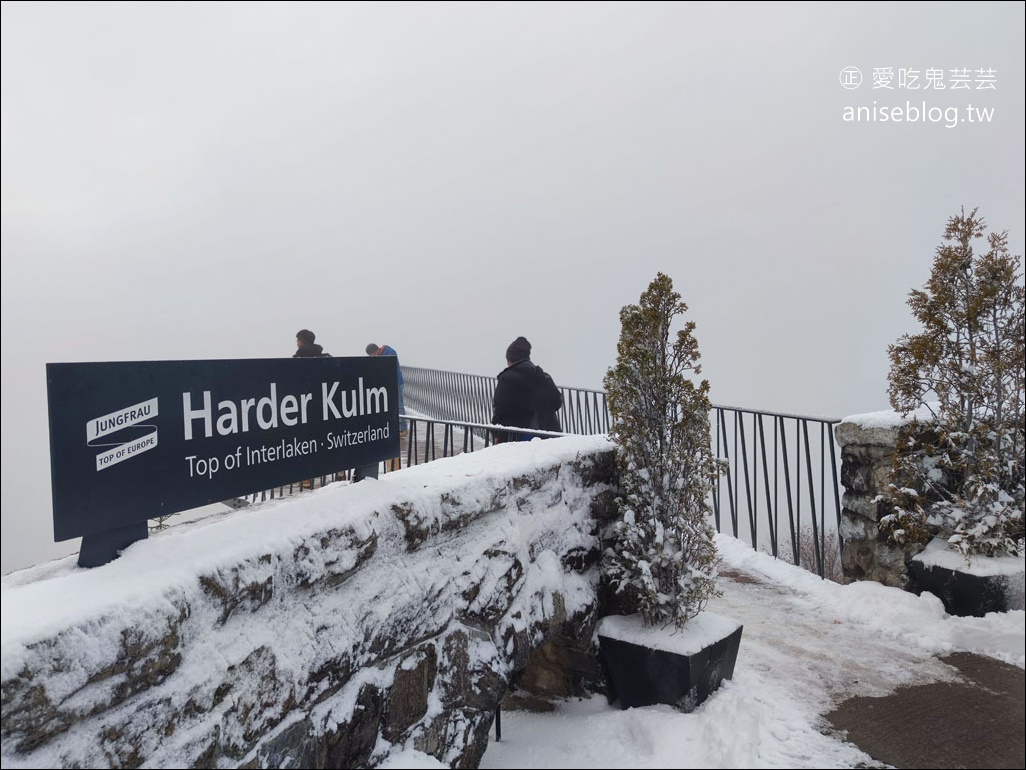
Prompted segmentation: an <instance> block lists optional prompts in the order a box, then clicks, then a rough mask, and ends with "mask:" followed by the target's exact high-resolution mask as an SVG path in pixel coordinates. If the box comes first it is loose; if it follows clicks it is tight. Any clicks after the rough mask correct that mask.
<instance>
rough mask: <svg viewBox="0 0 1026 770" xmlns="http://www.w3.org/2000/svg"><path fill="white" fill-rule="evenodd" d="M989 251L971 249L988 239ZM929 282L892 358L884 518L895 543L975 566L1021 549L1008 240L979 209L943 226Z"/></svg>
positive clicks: (1015, 320) (1018, 313)
mask: <svg viewBox="0 0 1026 770" xmlns="http://www.w3.org/2000/svg"><path fill="white" fill-rule="evenodd" d="M984 240H985V243H986V251H983V250H982V249H981V250H979V251H977V250H975V249H974V246H973V245H974V243H977V242H979V241H984ZM944 241H945V243H943V244H942V245H941V246H939V247H938V248H937V252H936V256H935V257H934V262H933V269H932V272H931V274H930V279H929V281H927V283H926V285H925V287H924V288H923V290H922V291H912V292H911V293H910V294H909V299H908V304H909V307H910V308H911V309H912V312H913V314H914V315H915V317H916V319H917V320H918V321H919V322H920V323H921V324H922V331H921V332H920V333H919V334H915V335H907V334H906V335H904V336H902V337H901V338H900V339H899V340H898V342H897V343H896V344H894V345H891V346H890V347H889V349H888V353H889V355H890V360H891V368H890V373H889V375H888V382H889V388H888V393H889V395H890V400H891V406H892V407H893V408H894V409H895V410H896V411H897V412H899V413H900V414H902V415H908V414H909V413H910V412H912V411H914V410H916V409H919V408H920V407H925V408H926V409H927V410H928V411H929V412H930V413H931V415H932V417H931V418H930V419H929V420H919V419H916V418H912V419H911V420H910V421H909V423H908V424H907V425H906V426H904V427H903V430H902V432H901V440H900V442H899V446H898V448H897V451H896V454H895V461H894V467H893V471H892V478H891V485H890V488H889V491H888V492H887V493H886V494H885V498H886V500H887V501H888V502H889V503H890V505H891V506H892V510H893V512H892V513H891V514H890V515H888V516H885V517H884V518H882V519H881V523H882V524H883V526H884V528H885V531H888V532H889V533H890V535H891V537H892V538H893V539H894V540H896V541H897V542H926V541H927V540H929V539H930V538H932V537H934V536H937V535H941V536H943V537H946V538H947V540H948V543H949V545H950V547H952V548H954V549H956V550H958V551H960V552H961V553H963V554H964V555H965V556H967V557H970V556H973V555H977V554H982V555H1002V554H1017V553H1019V552H1021V550H1022V537H1023V498H1024V484H1023V471H1024V468H1026V463H1024V455H1023V452H1024V437H1023V420H1024V413H1023V375H1024V353H1026V340H1024V324H1023V318H1024V314H1023V308H1024V288H1023V283H1022V282H1023V275H1022V261H1021V257H1020V256H1014V255H1012V254H1010V253H1009V251H1008V236H1007V233H990V234H986V223H985V221H984V220H983V218H982V217H978V216H977V209H973V210H972V212H971V213H969V214H968V215H967V214H966V213H965V210H964V209H963V210H962V212H961V214H960V215H959V216H954V217H951V218H950V219H949V220H948V224H947V228H946V229H945V231H944Z"/></svg>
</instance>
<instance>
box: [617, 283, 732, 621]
mask: <svg viewBox="0 0 1026 770" xmlns="http://www.w3.org/2000/svg"><path fill="white" fill-rule="evenodd" d="M686 311H687V305H685V304H684V303H683V302H682V301H681V297H680V295H679V294H678V293H676V292H675V291H673V282H672V281H671V280H670V278H668V277H667V276H666V275H663V274H662V273H658V274H657V275H656V278H655V279H654V280H653V281H652V283H651V284H649V287H648V289H647V290H646V291H645V292H644V293H643V294H642V295H641V301H640V303H639V304H637V305H627V306H626V307H624V308H623V309H622V310H621V311H620V324H621V331H620V340H619V343H618V344H617V360H616V365H615V366H614V367H613V368H611V369H609V370H608V371H607V373H606V376H605V378H604V381H603V384H604V386H605V391H606V397H607V399H608V403H609V413H610V416H611V418H612V428H611V430H610V437H611V438H612V440H613V443H614V445H615V446H616V450H617V451H616V458H617V465H618V469H619V473H620V495H619V497H618V500H617V508H618V513H619V517H618V520H617V523H616V525H615V527H614V533H613V544H612V546H611V547H610V548H609V549H607V551H606V555H605V561H604V572H605V575H606V577H607V578H608V579H609V581H610V584H611V586H612V587H613V588H615V590H616V591H617V592H618V593H624V594H625V595H626V596H627V597H628V598H629V601H630V603H631V604H632V605H633V606H636V608H637V611H638V612H639V613H640V614H641V615H642V617H643V619H644V621H645V624H646V625H649V626H655V625H659V626H667V625H669V624H671V623H672V624H673V625H674V626H676V628H678V629H679V628H681V627H682V626H683V625H684V624H685V623H686V622H687V621H688V620H690V619H691V618H693V617H694V616H695V615H697V614H698V613H699V612H700V611H701V610H703V609H704V608H705V606H706V604H707V602H708V600H709V599H710V598H711V597H713V596H715V595H717V594H718V592H717V590H716V571H717V562H718V560H717V556H716V543H715V539H714V538H715V531H714V529H713V527H712V525H711V524H710V522H709V517H710V513H711V510H710V505H709V493H710V491H711V489H712V484H713V483H714V481H715V478H716V474H717V473H718V471H719V464H718V462H717V460H716V459H715V458H714V456H713V453H712V447H711V443H710V424H709V412H710V410H711V408H712V406H711V404H710V401H709V383H708V381H707V380H702V381H701V382H700V383H699V384H695V383H694V382H693V381H692V380H691V379H689V377H688V375H689V374H695V375H697V374H699V373H700V372H701V368H700V366H699V365H698V359H699V352H698V341H697V340H696V339H695V336H694V329H695V324H694V322H691V321H689V322H688V323H686V324H685V325H684V327H683V328H682V329H680V330H679V331H678V332H677V333H676V337H675V338H674V337H671V326H672V325H673V323H674V321H675V319H676V318H677V316H679V315H682V314H683V313H685V312H686Z"/></svg>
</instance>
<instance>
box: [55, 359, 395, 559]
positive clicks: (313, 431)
mask: <svg viewBox="0 0 1026 770" xmlns="http://www.w3.org/2000/svg"><path fill="white" fill-rule="evenodd" d="M46 381H47V398H48V405H49V414H50V472H51V484H52V488H53V532H54V540H56V541H59V540H68V539H70V538H74V537H79V536H84V535H89V534H92V533H97V532H104V531H110V530H116V529H121V528H124V527H126V526H128V525H131V524H134V523H137V522H140V521H142V522H145V521H146V520H147V519H152V518H156V517H158V516H165V515H167V514H171V513H176V512H178V511H183V510H187V509H189V508H196V507H199V506H201V505H206V504H208V503H213V502H218V501H221V500H227V499H230V498H232V497H239V496H241V495H244V494H246V493H249V492H256V491H259V490H263V489H270V488H272V487H275V486H279V485H282V484H288V483H291V482H296V481H301V480H303V479H307V478H311V477H313V476H320V475H326V474H331V473H335V472H336V471H340V470H346V469H349V468H356V467H359V466H361V465H369V464H371V463H377V462H380V461H381V460H387V459H389V458H391V457H397V456H398V455H399V383H398V369H397V359H396V358H394V357H389V356H381V357H377V356H375V357H369V356H361V357H355V358H300V359H280V358H274V359H240V360H222V361H141V362H112V363H80V364H47V365H46Z"/></svg>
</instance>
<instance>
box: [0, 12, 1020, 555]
mask: <svg viewBox="0 0 1026 770" xmlns="http://www.w3.org/2000/svg"><path fill="white" fill-rule="evenodd" d="M1024 7H1026V6H1024V5H1023V4H1022V3H1017V2H1000V3H973V4H957V3H893V4H892V3H831V4H826V3H824V4H798V3H751V4H749V3H717V4H702V3H696V4H690V3H689V4H684V3H680V4H677V3H643V2H631V3H619V2H612V3H583V2H573V3H527V2H517V3H465V2H461V3H345V4H334V3H302V2H289V3H217V2H210V3H187V2H180V3H177V2H176V3H167V4H165V3H131V2H126V3H71V4H51V3H42V2H31V3H29V2H4V3H3V5H2V57H3V62H2V64H3V67H2V132H3V133H2V217H3V221H2V224H3V233H2V248H3V259H2V275H3V279H2V292H3V294H2V298H3V301H2V318H3V323H2V336H3V344H2V356H3V367H2V380H3V449H2V452H3V468H2V473H3V486H2V497H3V514H2V515H3V571H4V572H7V571H9V570H11V569H15V568H18V567H21V566H25V565H26V564H30V563H33V562H34V561H37V560H39V559H41V558H48V557H49V556H52V555H56V554H64V553H69V552H71V551H74V550H76V549H77V541H69V542H66V543H61V544H56V545H54V544H53V543H52V515H51V509H50V474H49V447H48V437H47V405H46V378H45V364H46V363H48V362H70V361H123V360H127V361H132V360H139V361H142V360H177V359H216V358H264V357H275V356H287V355H291V353H292V352H293V350H294V349H295V342H294V339H295V332H296V331H297V330H298V329H300V328H303V327H306V328H310V329H313V330H314V331H315V332H316V333H317V336H318V342H320V343H322V344H323V345H324V347H325V349H326V350H327V351H328V352H330V353H331V354H333V355H336V356H344V355H354V356H355V355H363V349H364V347H365V345H366V344H367V343H368V342H376V343H379V344H389V345H392V346H393V347H394V348H395V349H396V350H397V351H398V352H399V356H400V360H401V362H402V363H403V364H406V365H410V366H421V367H428V368H438V369H446V370H452V371H460V372H467V373H471V374H485V375H494V374H496V373H498V372H499V371H500V370H501V369H502V367H503V366H504V351H505V349H506V346H507V345H508V343H509V342H510V341H511V340H512V339H513V338H514V337H516V336H518V335H524V336H526V337H527V338H528V339H529V340H530V341H531V342H532V343H533V345H534V356H533V357H534V359H535V360H536V361H537V362H538V363H539V364H541V365H542V366H544V367H545V369H546V370H547V371H549V372H550V373H551V374H552V375H553V376H554V377H555V378H556V380H557V382H559V383H560V384H563V385H568V386H574V387H585V388H599V387H601V382H602V377H603V375H604V374H605V371H606V369H607V368H608V367H609V366H611V365H612V363H613V361H614V358H615V349H616V341H617V337H618V334H619V318H618V314H619V310H620V308H621V307H622V306H623V305H625V304H628V303H636V302H637V301H638V299H639V296H640V294H641V292H642V291H644V290H645V288H646V287H647V286H648V284H649V282H650V281H651V280H652V278H654V277H655V274H656V273H657V272H660V271H661V272H664V273H666V274H667V275H669V276H670V277H671V278H672V279H673V281H674V288H675V289H676V290H677V291H678V292H680V294H681V296H682V299H683V300H684V302H685V303H687V305H688V306H689V312H688V320H693V321H695V323H696V324H697V327H696V330H695V334H696V337H697V339H698V342H699V346H700V350H701V353H702V361H703V364H704V370H703V372H702V376H703V377H706V378H708V379H709V381H710V384H711V386H712V393H711V395H712V399H713V402H714V403H717V404H726V405H732V406H742V407H747V408H752V409H764V410H777V411H786V412H791V413H798V414H807V415H816V416H826V417H843V416H845V415H848V414H857V413H862V412H870V411H874V410H877V409H884V408H887V406H888V402H887V388H886V376H887V367H888V361H887V346H888V345H889V344H891V343H893V342H894V341H896V339H897V338H898V337H899V336H900V335H901V334H904V333H907V332H914V331H916V330H917V329H916V327H915V326H914V321H913V319H912V317H911V315H910V313H909V312H908V308H907V306H906V304H905V300H906V298H907V296H908V293H909V291H910V290H912V289H914V288H921V287H922V285H923V284H924V283H925V282H926V280H927V278H928V277H929V271H930V267H931V264H932V259H933V256H934V251H935V249H936V248H937V246H938V245H940V243H941V236H942V234H943V231H944V226H945V223H946V221H947V219H948V218H949V217H950V216H952V215H955V214H957V213H958V212H959V210H960V208H961V207H962V206H965V207H966V209H967V210H969V209H972V208H974V207H977V206H978V207H979V208H980V212H981V214H982V215H983V216H984V217H985V218H986V219H987V221H988V223H989V225H990V226H991V227H992V229H995V230H1008V232H1009V236H1010V247H1011V249H1012V251H1013V252H1014V253H1017V254H1021V253H1022V251H1023V248H1022V244H1023V231H1024V206H1026V202H1024V186H1026V185H1024V181H1026V180H1024V155H1023V146H1024V144H1026V141H1024V135H1023V125H1024V110H1023V93H1024V84H1023V74H1024V65H1023V61H1024V58H1026V53H1024V39H1023V38H1024V33H1023V29H1024V27H1026V19H1024ZM852 66H854V67H858V68H859V69H860V70H861V72H862V73H863V77H864V81H863V84H862V86H860V87H859V88H858V89H854V90H847V89H845V88H844V87H842V85H841V82H840V80H841V78H840V76H841V71H842V70H843V69H845V68H846V67H852ZM883 67H891V68H893V72H894V74H895V80H894V85H895V87H894V88H893V89H891V90H887V89H880V88H877V89H874V88H873V87H872V86H873V72H874V69H875V68H883ZM963 68H965V69H968V70H969V71H970V75H971V79H970V80H969V85H970V88H969V89H962V90H960V89H955V88H952V87H951V85H952V70H961V69H963ZM899 69H907V70H917V71H918V72H919V84H920V85H923V84H925V82H926V71H927V70H932V69H936V70H939V71H941V72H942V73H943V77H944V83H945V85H946V86H947V87H946V88H945V89H944V90H935V89H929V90H924V89H919V90H913V89H900V88H898V87H897V86H898V83H897V73H898V71H899ZM981 69H982V70H993V74H994V78H993V82H994V85H995V88H994V89H993V90H991V89H983V88H980V87H979V85H980V83H979V80H978V77H979V76H978V75H977V74H976V71H977V70H981ZM924 105H925V108H926V110H933V112H934V114H935V115H937V116H938V117H939V120H938V121H937V122H930V121H929V120H922V119H920V120H919V121H908V120H903V121H902V122H895V121H893V120H888V121H887V122H880V121H876V122H845V121H844V120H843V119H842V116H843V113H844V110H845V108H846V107H853V108H858V107H863V108H865V110H866V111H867V112H868V111H869V110H870V109H873V110H874V112H873V114H877V115H878V114H879V110H880V109H887V110H888V111H890V110H892V109H894V108H898V109H901V110H902V111H903V114H904V113H908V112H909V109H908V108H909V107H914V108H919V112H920V113H923V112H925V111H924V110H923V109H922V107H923V106H924ZM970 107H975V108H977V109H979V108H987V109H992V110H993V113H992V119H991V120H990V122H972V123H970V122H968V121H966V120H965V117H964V116H965V115H966V114H968V110H969V108H970ZM950 108H954V109H955V110H956V111H957V114H958V115H959V122H958V123H957V124H956V125H954V127H949V126H948V123H947V121H946V116H947V115H948V114H949V113H945V112H944V110H948V109H950Z"/></svg>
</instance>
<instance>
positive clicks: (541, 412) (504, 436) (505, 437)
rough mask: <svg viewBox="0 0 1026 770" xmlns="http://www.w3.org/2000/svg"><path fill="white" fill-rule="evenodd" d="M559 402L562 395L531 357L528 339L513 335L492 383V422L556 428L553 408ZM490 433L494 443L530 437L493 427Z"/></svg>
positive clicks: (522, 439) (557, 421)
mask: <svg viewBox="0 0 1026 770" xmlns="http://www.w3.org/2000/svg"><path fill="white" fill-rule="evenodd" d="M562 405H563V398H562V396H561V395H560V392H559V388H557V387H556V385H555V383H554V382H553V381H552V378H551V377H549V376H548V375H547V374H546V373H545V372H543V371H542V369H541V367H539V366H535V364H534V363H533V362H532V361H531V343H530V342H528V341H527V339H525V338H524V337H517V338H516V339H515V340H513V342H511V343H510V345H509V347H508V348H506V368H505V369H503V370H502V371H501V372H500V373H499V376H498V378H497V380H496V383H495V395H494V396H493V397H492V423H493V424H495V425H505V426H509V427H514V428H531V429H540V430H551V431H558V430H559V429H560V428H559V418H558V417H556V411H558V410H559V408H560V407H561V406H562ZM492 436H493V439H494V441H495V443H496V444H499V443H502V442H504V441H528V440H530V439H531V435H530V434H524V433H515V432H513V431H493V432H492Z"/></svg>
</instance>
